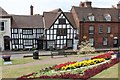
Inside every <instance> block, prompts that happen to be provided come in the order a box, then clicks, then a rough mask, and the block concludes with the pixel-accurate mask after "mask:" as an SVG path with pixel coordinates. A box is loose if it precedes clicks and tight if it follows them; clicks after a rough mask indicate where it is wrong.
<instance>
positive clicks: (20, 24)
mask: <svg viewBox="0 0 120 80" xmlns="http://www.w3.org/2000/svg"><path fill="white" fill-rule="evenodd" d="M12 28H44V25H43V17H42V16H41V15H12Z"/></svg>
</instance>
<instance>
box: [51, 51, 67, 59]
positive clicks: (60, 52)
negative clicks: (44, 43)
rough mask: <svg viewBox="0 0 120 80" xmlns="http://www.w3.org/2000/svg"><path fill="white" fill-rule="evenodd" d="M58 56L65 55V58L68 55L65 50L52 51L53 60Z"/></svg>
mask: <svg viewBox="0 0 120 80" xmlns="http://www.w3.org/2000/svg"><path fill="white" fill-rule="evenodd" d="M58 55H64V56H65V57H67V53H66V52H65V50H52V51H51V58H53V56H58Z"/></svg>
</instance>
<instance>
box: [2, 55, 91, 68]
mask: <svg viewBox="0 0 120 80" xmlns="http://www.w3.org/2000/svg"><path fill="white" fill-rule="evenodd" d="M90 56H93V55H90ZM84 58H85V56H81V57H80V56H79V55H70V56H68V57H64V56H55V57H54V58H51V57H50V56H47V58H43V59H40V60H36V61H33V62H30V63H26V64H18V65H8V66H3V69H13V68H14V69H16V68H25V67H28V66H33V65H44V64H59V63H65V62H68V61H80V60H83V59H84Z"/></svg>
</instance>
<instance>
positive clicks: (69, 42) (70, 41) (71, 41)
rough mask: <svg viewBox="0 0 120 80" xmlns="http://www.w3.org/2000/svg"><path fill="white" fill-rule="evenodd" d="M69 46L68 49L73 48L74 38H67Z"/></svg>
mask: <svg viewBox="0 0 120 80" xmlns="http://www.w3.org/2000/svg"><path fill="white" fill-rule="evenodd" d="M67 48H68V49H72V48H73V40H72V39H68V40H67Z"/></svg>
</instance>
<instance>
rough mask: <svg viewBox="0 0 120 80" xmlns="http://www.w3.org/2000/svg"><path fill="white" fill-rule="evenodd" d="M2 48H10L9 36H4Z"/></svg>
mask: <svg viewBox="0 0 120 80" xmlns="http://www.w3.org/2000/svg"><path fill="white" fill-rule="evenodd" d="M4 49H5V50H10V37H9V36H4Z"/></svg>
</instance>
